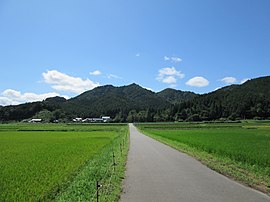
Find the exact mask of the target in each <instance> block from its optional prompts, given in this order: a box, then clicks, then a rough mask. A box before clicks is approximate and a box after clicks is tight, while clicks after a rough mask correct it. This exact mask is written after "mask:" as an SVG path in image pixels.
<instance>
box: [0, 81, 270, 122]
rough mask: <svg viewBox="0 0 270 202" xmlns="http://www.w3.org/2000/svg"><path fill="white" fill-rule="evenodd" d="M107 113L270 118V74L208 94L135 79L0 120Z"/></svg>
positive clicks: (3, 114)
mask: <svg viewBox="0 0 270 202" xmlns="http://www.w3.org/2000/svg"><path fill="white" fill-rule="evenodd" d="M102 115H108V116H111V117H112V118H114V120H115V121H120V122H126V121H183V120H186V121H203V120H207V121H208V120H217V119H230V120H235V119H245V118H249V119H250V118H259V119H266V118H270V76H265V77H260V78H255V79H251V80H248V81H246V82H245V83H244V84H239V85H230V86H225V87H223V88H220V89H217V90H216V91H213V92H210V93H206V94H202V95H199V94H196V93H193V92H188V91H181V90H175V89H170V88H167V89H164V90H162V91H160V92H157V93H156V92H153V91H151V90H148V89H145V88H143V87H141V86H139V85H137V84H135V83H133V84H130V85H125V86H119V87H115V86H113V85H105V86H99V87H96V88H94V89H92V90H89V91H86V92H84V93H82V94H80V95H78V96H76V97H74V98H71V99H68V100H66V99H65V98H62V97H53V98H47V99H46V100H44V101H41V102H33V103H25V104H20V105H14V106H5V107H4V106H1V107H0V122H5V121H11V120H14V121H21V120H23V119H29V118H31V117H35V118H36V117H39V118H40V117H41V118H43V117H45V118H46V117H47V118H46V120H48V119H49V120H53V119H63V120H64V121H69V120H72V118H74V117H76V116H78V117H100V116H102ZM48 117H50V118H48Z"/></svg>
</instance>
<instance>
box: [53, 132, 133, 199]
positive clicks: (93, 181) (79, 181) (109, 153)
mask: <svg viewBox="0 0 270 202" xmlns="http://www.w3.org/2000/svg"><path fill="white" fill-rule="evenodd" d="M124 133H125V134H124V135H120V136H119V137H118V138H116V139H114V140H113V142H112V144H109V145H107V146H105V147H104V148H103V149H102V151H101V152H100V153H99V154H98V155H96V156H95V157H94V158H93V159H92V160H91V161H89V162H88V163H87V164H86V165H85V167H84V168H83V169H81V170H80V172H78V174H77V176H76V177H75V178H74V179H73V180H72V181H71V182H68V183H67V184H66V185H63V186H62V190H59V193H58V195H57V196H56V197H55V199H54V200H55V201H97V197H98V199H99V201H100V202H102V201H112V202H113V201H118V200H119V198H120V193H121V185H122V180H123V179H124V175H125V165H126V160H127V154H128V149H129V147H128V146H129V138H128V136H129V132H128V131H125V132H124ZM97 183H98V184H99V185H101V186H100V188H99V189H97V187H96V186H97ZM97 191H98V192H97ZM97 195H98V196H97Z"/></svg>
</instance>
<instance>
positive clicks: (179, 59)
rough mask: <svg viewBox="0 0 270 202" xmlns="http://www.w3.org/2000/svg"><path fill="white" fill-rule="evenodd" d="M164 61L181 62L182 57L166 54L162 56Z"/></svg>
mask: <svg viewBox="0 0 270 202" xmlns="http://www.w3.org/2000/svg"><path fill="white" fill-rule="evenodd" d="M164 61H170V62H174V63H178V62H181V61H182V59H181V58H180V57H176V56H174V57H168V56H164Z"/></svg>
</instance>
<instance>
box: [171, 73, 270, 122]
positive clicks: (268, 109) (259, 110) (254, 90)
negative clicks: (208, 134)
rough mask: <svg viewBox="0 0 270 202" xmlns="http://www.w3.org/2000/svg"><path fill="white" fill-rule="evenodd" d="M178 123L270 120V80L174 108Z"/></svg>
mask: <svg viewBox="0 0 270 202" xmlns="http://www.w3.org/2000/svg"><path fill="white" fill-rule="evenodd" d="M174 112H175V116H177V119H182V120H186V119H188V120H193V121H196V120H215V119H219V118H229V119H232V120H234V119H236V118H239V119H251V118H258V119H260V118H262V119H266V118H270V77H269V76H267V77H261V78H257V79H252V80H249V81H247V82H245V83H244V84H242V85H231V86H227V87H224V88H221V89H219V90H216V91H214V92H211V93H209V94H204V95H201V96H199V97H196V98H194V99H193V100H192V101H187V102H185V103H182V104H180V105H177V106H175V108H174Z"/></svg>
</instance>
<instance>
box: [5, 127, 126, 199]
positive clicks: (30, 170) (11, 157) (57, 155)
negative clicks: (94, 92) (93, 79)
mask: <svg viewBox="0 0 270 202" xmlns="http://www.w3.org/2000/svg"><path fill="white" fill-rule="evenodd" d="M127 132H128V129H127V126H126V125H114V124H93V125H91V124H85V125H82V124H81V125H77V124H74V125H64V124H59V125H58V124H3V125H0V148H1V149H0V179H1V180H0V201H44V200H58V199H59V200H60V199H61V198H65V199H66V201H68V200H70V201H72V199H75V200H81V201H89V200H90V198H91V197H92V195H93V194H95V191H96V190H95V183H96V180H98V178H99V179H103V178H104V179H105V178H106V177H107V178H109V177H111V175H108V176H104V175H103V174H102V171H103V170H104V172H105V168H108V169H110V170H112V168H110V166H111V165H112V159H111V151H112V150H113V149H114V148H115V147H117V148H119V142H121V143H122V145H123V148H124V143H125V144H127V141H126V142H124V141H122V140H124V139H126V136H127ZM119 152H120V151H119V149H115V153H116V154H117V155H118V156H120V154H119ZM121 152H124V150H123V151H121ZM123 157H124V155H123ZM100 159H102V160H100ZM118 159H119V160H120V158H118ZM122 161H123V159H122ZM93 162H96V164H93ZM97 162H98V163H97ZM119 165H120V164H119ZM108 166H109V167H108ZM119 170H120V168H119ZM122 170H123V168H122ZM82 172H84V173H87V177H88V178H87V183H85V186H81V187H80V188H78V189H77V190H76V189H74V187H73V188H72V192H76V194H75V196H74V194H72V192H70V194H67V193H68V191H67V190H68V189H70V186H71V184H72V183H73V184H74V183H76V180H77V181H79V180H80V179H79V178H78V176H79V175H80V174H81V173H82ZM106 172H107V170H106ZM107 173H108V172H107ZM110 173H111V172H110ZM110 173H109V174H110ZM118 181H119V180H118ZM114 188H117V186H116V187H114ZM63 193H65V197H63V196H62V195H63Z"/></svg>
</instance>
